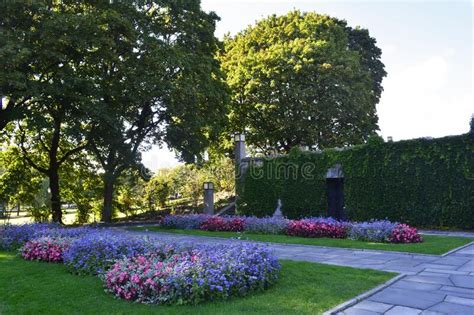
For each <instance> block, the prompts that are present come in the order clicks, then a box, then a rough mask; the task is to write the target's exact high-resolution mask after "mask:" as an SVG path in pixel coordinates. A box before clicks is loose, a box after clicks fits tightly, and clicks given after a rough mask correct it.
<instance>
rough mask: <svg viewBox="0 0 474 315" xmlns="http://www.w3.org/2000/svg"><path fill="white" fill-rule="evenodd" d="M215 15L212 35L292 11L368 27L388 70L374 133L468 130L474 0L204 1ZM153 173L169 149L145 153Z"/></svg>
mask: <svg viewBox="0 0 474 315" xmlns="http://www.w3.org/2000/svg"><path fill="white" fill-rule="evenodd" d="M202 7H203V9H204V10H205V11H214V12H216V13H217V15H219V16H220V17H221V21H220V22H218V24H217V29H216V36H217V37H219V38H222V37H223V35H224V34H225V33H230V34H231V35H234V34H236V33H238V32H239V31H240V30H242V29H244V28H246V27H247V26H248V25H251V24H254V22H255V21H256V20H259V19H261V18H264V17H266V16H268V15H271V14H278V15H281V14H285V13H287V12H288V11H290V10H293V9H298V10H300V11H315V12H317V13H321V14H328V15H330V16H334V17H337V18H340V19H345V20H346V21H347V22H348V24H349V25H351V26H354V27H355V26H361V27H363V28H367V29H368V30H369V32H370V34H371V36H372V37H375V38H376V39H377V43H378V45H379V47H380V48H381V49H382V61H383V62H384V64H385V66H386V71H387V72H388V75H387V77H386V78H385V79H384V81H383V86H384V92H383V93H382V98H381V101H380V103H379V104H378V106H377V112H378V116H379V127H380V134H381V135H382V136H383V137H384V138H386V137H387V136H392V137H393V138H394V140H395V141H396V140H401V139H411V138H419V137H441V136H445V135H453V134H461V133H465V132H467V130H468V129H469V119H470V116H471V114H473V113H474V95H473V91H474V81H473V73H474V64H473V60H472V59H473V52H474V30H473V15H474V0H473V1H460V0H452V1H348V0H346V1H337V0H332V1H317V0H313V1H310V0H306V1H304V0H300V1H284V0H276V1H271V0H252V1H250V0H239V1H238V0H235V1H225V0H202ZM143 160H144V163H145V165H146V166H148V167H149V168H151V169H152V170H156V169H157V168H161V167H168V166H172V165H175V164H177V161H176V159H175V158H174V153H172V152H170V151H169V150H168V149H166V148H162V149H160V148H158V147H154V148H153V149H152V150H151V151H150V152H147V153H145V154H144V158H143Z"/></svg>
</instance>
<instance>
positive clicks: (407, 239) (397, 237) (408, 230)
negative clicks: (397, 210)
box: [388, 224, 423, 243]
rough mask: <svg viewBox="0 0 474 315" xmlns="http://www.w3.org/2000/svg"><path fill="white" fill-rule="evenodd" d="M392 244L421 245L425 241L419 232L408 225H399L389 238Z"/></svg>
mask: <svg viewBox="0 0 474 315" xmlns="http://www.w3.org/2000/svg"><path fill="white" fill-rule="evenodd" d="M388 240H389V242H391V243H420V242H423V239H422V237H421V235H420V234H418V231H417V230H416V229H415V228H414V227H411V226H408V225H406V224H398V225H397V226H396V227H395V228H394V229H393V231H392V234H391V235H390V237H389V238H388Z"/></svg>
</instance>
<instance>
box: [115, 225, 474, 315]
mask: <svg viewBox="0 0 474 315" xmlns="http://www.w3.org/2000/svg"><path fill="white" fill-rule="evenodd" d="M122 231H123V229H122ZM126 233H132V234H140V235H146V236H150V237H155V238H157V239H160V240H164V241H180V242H188V243H194V244H228V243H231V242H242V241H241V240H235V239H224V238H215V237H206V236H194V235H182V234H171V233H163V232H141V231H140V232H135V231H126ZM267 245H268V246H269V247H270V248H271V249H272V250H273V251H274V252H275V254H276V255H277V256H278V258H281V259H291V260H302V261H311V262H318V263H323V264H330V265H339V266H349V267H355V268H368V269H377V270H383V271H391V272H397V273H400V274H403V275H404V277H403V278H401V279H400V280H398V281H396V282H394V283H392V284H391V285H389V286H388V287H386V288H385V289H383V290H381V291H379V292H377V293H375V294H374V295H372V296H369V297H368V298H366V299H364V300H363V301H361V302H359V303H357V304H355V305H353V306H351V307H350V308H348V309H346V310H344V311H343V312H340V313H339V314H345V315H378V314H389V315H391V314H395V315H404V314H427V315H429V314H449V315H453V314H462V315H474V243H471V244H470V245H468V246H465V247H463V248H461V249H459V250H457V251H454V252H451V253H449V254H447V255H445V256H435V255H424V254H411V253H400V252H389V251H378V250H361V249H344V248H335V247H320V246H310V245H290V244H276V243H267Z"/></svg>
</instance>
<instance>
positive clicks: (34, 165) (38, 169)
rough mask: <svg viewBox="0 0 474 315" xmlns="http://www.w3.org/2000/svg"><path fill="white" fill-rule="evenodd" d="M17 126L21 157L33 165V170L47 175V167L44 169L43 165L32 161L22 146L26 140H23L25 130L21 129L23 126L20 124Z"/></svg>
mask: <svg viewBox="0 0 474 315" xmlns="http://www.w3.org/2000/svg"><path fill="white" fill-rule="evenodd" d="M18 127H19V129H20V131H21V138H20V148H21V151H22V152H23V157H24V158H25V160H26V162H28V164H29V165H30V166H31V167H33V168H34V169H35V170H37V171H38V172H40V173H43V174H45V175H48V176H49V169H46V168H44V167H41V166H39V165H38V164H36V163H35V162H33V160H32V159H31V158H30V157H29V156H28V152H27V151H26V148H25V146H24V143H25V142H26V141H25V131H24V130H23V128H22V127H21V125H20V124H18Z"/></svg>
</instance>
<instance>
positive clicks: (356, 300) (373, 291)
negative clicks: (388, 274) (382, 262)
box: [323, 274, 407, 315]
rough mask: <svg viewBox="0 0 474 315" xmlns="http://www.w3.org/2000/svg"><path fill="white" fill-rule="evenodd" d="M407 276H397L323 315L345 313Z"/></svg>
mask: <svg viewBox="0 0 474 315" xmlns="http://www.w3.org/2000/svg"><path fill="white" fill-rule="evenodd" d="M406 276H407V275H406V274H399V275H398V276H395V277H394V278H392V279H390V280H388V281H386V282H385V283H382V284H381V285H379V286H377V287H375V288H373V289H371V290H369V291H366V292H364V293H362V294H359V295H358V296H356V297H354V298H352V299H350V300H348V301H346V302H344V303H341V304H339V305H337V306H335V307H333V308H331V309H330V310H328V311H326V312H324V313H323V315H333V314H337V313H339V312H343V311H344V310H346V309H348V308H349V307H351V306H353V305H355V304H357V303H359V302H361V301H362V300H365V299H367V298H369V297H371V296H372V295H374V294H376V293H378V292H380V291H382V290H383V289H385V288H387V287H389V286H390V285H392V284H394V283H395V282H397V281H399V280H401V279H403V278H405V277H406Z"/></svg>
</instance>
